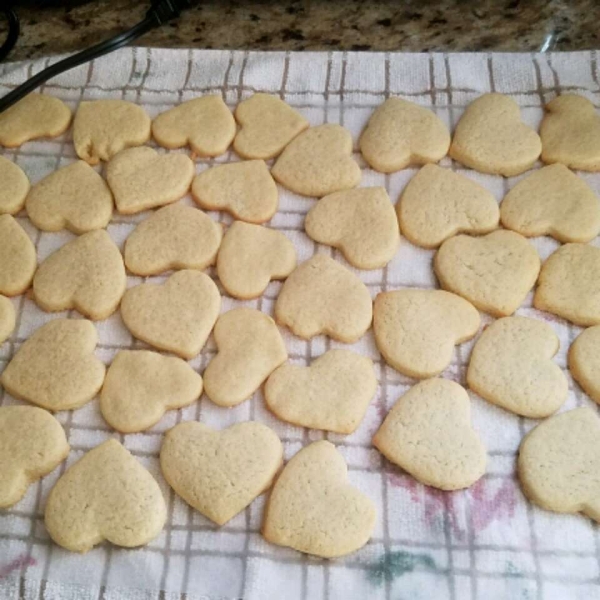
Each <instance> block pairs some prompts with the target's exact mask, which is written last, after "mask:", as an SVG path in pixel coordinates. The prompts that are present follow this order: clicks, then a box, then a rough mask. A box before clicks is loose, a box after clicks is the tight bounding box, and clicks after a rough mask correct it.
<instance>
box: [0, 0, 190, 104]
mask: <svg viewBox="0 0 600 600" xmlns="http://www.w3.org/2000/svg"><path fill="white" fill-rule="evenodd" d="M191 4H192V2H191V1H190V0H158V1H155V2H153V4H152V6H151V7H150V9H149V10H148V12H147V13H146V18H145V19H144V20H143V21H141V22H140V23H138V24H137V25H136V26H135V27H132V28H131V29H129V30H128V31H125V32H124V33H121V34H119V35H117V36H115V37H114V38H111V39H110V40H106V41H105V42H101V43H100V44H96V45H95V46H92V47H91V48H87V49H86V50H83V51H82V52H79V53H78V54H74V55H73V56H69V57H67V58H65V59H63V60H61V61H59V62H57V63H55V64H53V65H50V66H49V67H47V68H46V69H44V70H43V71H40V72H39V73H38V74H37V75H35V76H34V77H32V78H31V79H28V80H27V81H26V82H25V83H23V84H21V85H20V86H19V87H17V88H15V89H14V90H13V91H12V92H9V93H8V94H6V96H4V97H3V98H0V113H2V112H3V111H5V110H6V109H7V108H8V107H9V106H12V105H13V104H15V102H18V101H19V100H21V98H23V97H25V96H26V95H27V94H29V93H30V92H32V91H33V90H35V89H36V88H37V87H39V86H40V85H42V84H43V83H45V82H46V81H48V79H50V78H51V77H55V76H56V75H58V74H59V73H64V72H65V71H68V70H69V69H72V68H74V67H77V66H79V65H81V64H83V63H86V62H88V61H90V60H93V59H94V58H98V57H100V56H103V55H104V54H108V53H109V52H112V51H113V50H116V49H117V48H121V47H122V46H126V45H127V44H130V43H131V42H133V41H134V40H135V39H137V38H139V37H140V36H142V35H144V34H145V33H147V32H148V31H150V30H151V29H154V28H155V27H158V26H159V25H162V24H163V23H165V22H166V21H169V20H170V19H173V18H175V17H178V16H179V15H180V14H181V11H182V10H184V9H186V8H189V7H190V6H191ZM13 45H14V43H13Z"/></svg>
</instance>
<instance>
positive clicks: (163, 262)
mask: <svg viewBox="0 0 600 600" xmlns="http://www.w3.org/2000/svg"><path fill="white" fill-rule="evenodd" d="M222 235H223V228H222V227H221V225H219V224H218V223H215V222H214V221H213V220H212V219H211V218H210V217H209V216H208V215H206V214H205V213H203V212H202V211H201V210H198V209H197V208H192V207H191V206H185V205H184V204H172V205H170V206H165V207H163V208H161V209H160V210H157V211H156V212H155V213H154V214H153V215H152V216H150V217H148V218H147V219H145V220H144V221H142V222H141V223H140V224H139V225H138V226H137V227H136V228H135V229H134V230H133V232H132V234H131V235H130V236H129V237H128V238H127V243H126V244H125V265H126V266H127V268H128V269H129V270H130V271H131V272H132V273H135V274H136V275H157V274H158V273H162V272H164V271H168V270H169V269H198V270H199V271H200V270H202V269H205V268H206V267H208V266H209V265H212V264H214V262H215V260H216V258H217V252H218V251H219V245H220V244H221V237H222Z"/></svg>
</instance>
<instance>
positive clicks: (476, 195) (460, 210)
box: [396, 165, 499, 248]
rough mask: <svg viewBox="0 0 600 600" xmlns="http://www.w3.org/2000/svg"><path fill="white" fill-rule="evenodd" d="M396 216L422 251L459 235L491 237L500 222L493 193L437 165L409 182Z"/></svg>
mask: <svg viewBox="0 0 600 600" xmlns="http://www.w3.org/2000/svg"><path fill="white" fill-rule="evenodd" d="M396 212H397V213H398V222H399V223H400V229H401V230H402V233H403V234H404V235H405V236H406V238H407V239H408V240H410V241H411V242H412V243H413V244H416V245H417V246H422V247H423V248H437V247H438V246H439V245H440V244H441V243H442V242H443V241H444V240H447V239H448V238H450V237H452V236H453V235H456V234H457V233H472V234H478V235H479V234H482V233H489V232H490V231H493V230H494V229H496V228H497V227H498V220H499V210H498V203H497V202H496V199H495V198H494V195H493V194H492V193H491V192H489V191H488V190H486V189H485V188H484V187H483V186H482V185H479V184H478V183H475V182H474V181H472V180H471V179H469V178H468V177H465V176H464V175H460V174H459V173H455V172H454V171H451V170H450V169H443V168H442V167H438V166H437V165H425V166H424V167H423V168H422V169H421V170H420V171H419V172H418V173H417V174H416V175H415V176H414V177H413V178H412V179H411V180H410V181H409V182H408V185H407V186H406V187H405V188H404V192H403V193H402V197H401V198H400V200H399V202H398V203H397V204H396Z"/></svg>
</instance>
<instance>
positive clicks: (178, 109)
mask: <svg viewBox="0 0 600 600" xmlns="http://www.w3.org/2000/svg"><path fill="white" fill-rule="evenodd" d="M152 135H153V136H154V139H155V140H156V141H157V142H158V143H159V144H160V145H161V146H164V147H165V148H182V147H183V146H187V145H188V144H189V145H190V148H191V149H192V150H193V151H194V152H195V153H196V154H197V155H198V156H218V155H219V154H223V153H224V152H226V151H227V148H229V144H231V140H233V136H234V135H235V121H234V119H233V115H232V114H231V111H230V110H229V108H227V105H226V104H225V102H223V100H222V98H221V96H203V97H202V98H193V99H192V100H188V101H187V102H182V103H181V104H179V105H178V106H175V107H174V108H171V109H169V110H167V111H165V112H164V113H161V114H160V115H158V117H156V118H155V119H154V121H153V122H152Z"/></svg>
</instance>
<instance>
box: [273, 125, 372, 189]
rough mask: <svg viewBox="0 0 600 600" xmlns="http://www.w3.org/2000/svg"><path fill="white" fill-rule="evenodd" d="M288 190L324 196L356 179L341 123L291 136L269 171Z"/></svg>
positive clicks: (349, 143) (346, 133) (347, 137)
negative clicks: (290, 139)
mask: <svg viewBox="0 0 600 600" xmlns="http://www.w3.org/2000/svg"><path fill="white" fill-rule="evenodd" d="M271 173H272V175H273V177H274V178H275V179H276V180H277V181H278V182H279V183H280V184H281V185H283V186H284V187H286V188H288V189H289V190H291V191H292V192H296V193H297V194H302V195H304V196H319V197H321V196H326V195H327V194H332V193H333V192H339V191H341V190H348V189H350V188H353V187H356V186H357V185H358V184H359V183H360V177H361V172H360V167H359V166H358V164H357V163H356V161H355V160H354V159H353V158H352V136H351V135H350V132H349V131H348V130H347V129H344V128H343V127H342V126H341V125H335V124H330V123H328V124H325V125H319V126H318V127H311V128H310V129H307V130H306V131H303V132H302V133H301V134H300V135H298V136H297V137H295V138H294V139H293V140H292V141H291V142H290V144H289V145H288V146H286V148H285V150H284V151H283V152H282V153H281V156H280V157H279V158H278V159H277V162H276V163H275V165H274V166H273V169H272V171H271Z"/></svg>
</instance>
